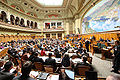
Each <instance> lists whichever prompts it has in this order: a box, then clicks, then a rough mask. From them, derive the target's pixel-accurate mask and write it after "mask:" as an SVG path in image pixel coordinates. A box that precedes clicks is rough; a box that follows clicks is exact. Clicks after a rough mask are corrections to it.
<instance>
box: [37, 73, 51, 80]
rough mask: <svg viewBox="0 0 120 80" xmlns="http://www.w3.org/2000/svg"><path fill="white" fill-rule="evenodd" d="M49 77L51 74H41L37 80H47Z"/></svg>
mask: <svg viewBox="0 0 120 80" xmlns="http://www.w3.org/2000/svg"><path fill="white" fill-rule="evenodd" d="M48 75H49V73H45V72H40V74H39V75H38V77H37V79H40V80H46V79H47V77H48Z"/></svg>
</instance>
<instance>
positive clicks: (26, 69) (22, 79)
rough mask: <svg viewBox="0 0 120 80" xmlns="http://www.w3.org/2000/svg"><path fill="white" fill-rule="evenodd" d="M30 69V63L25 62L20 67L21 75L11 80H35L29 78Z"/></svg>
mask: <svg viewBox="0 0 120 80" xmlns="http://www.w3.org/2000/svg"><path fill="white" fill-rule="evenodd" d="M31 68H32V63H31V62H30V61H27V62H25V63H24V64H23V65H22V69H21V72H22V75H20V76H17V77H15V78H13V80H35V79H33V78H31V77H30V76H29V73H30V71H31Z"/></svg>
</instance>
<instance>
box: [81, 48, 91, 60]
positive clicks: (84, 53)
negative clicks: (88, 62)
mask: <svg viewBox="0 0 120 80" xmlns="http://www.w3.org/2000/svg"><path fill="white" fill-rule="evenodd" d="M81 55H82V56H86V57H87V58H88V57H90V56H89V54H88V53H87V52H86V50H85V49H83V52H82V53H81Z"/></svg>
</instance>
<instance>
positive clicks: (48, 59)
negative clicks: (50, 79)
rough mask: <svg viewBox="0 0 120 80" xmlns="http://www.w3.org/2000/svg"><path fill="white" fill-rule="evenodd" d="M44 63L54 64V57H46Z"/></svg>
mask: <svg viewBox="0 0 120 80" xmlns="http://www.w3.org/2000/svg"><path fill="white" fill-rule="evenodd" d="M45 64H46V65H52V66H54V65H55V64H56V60H55V59H52V58H47V59H46V60H45Z"/></svg>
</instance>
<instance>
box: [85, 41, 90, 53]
mask: <svg viewBox="0 0 120 80" xmlns="http://www.w3.org/2000/svg"><path fill="white" fill-rule="evenodd" d="M89 44H90V42H89V41H88V39H87V40H86V41H85V46H86V49H87V52H89Z"/></svg>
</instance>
